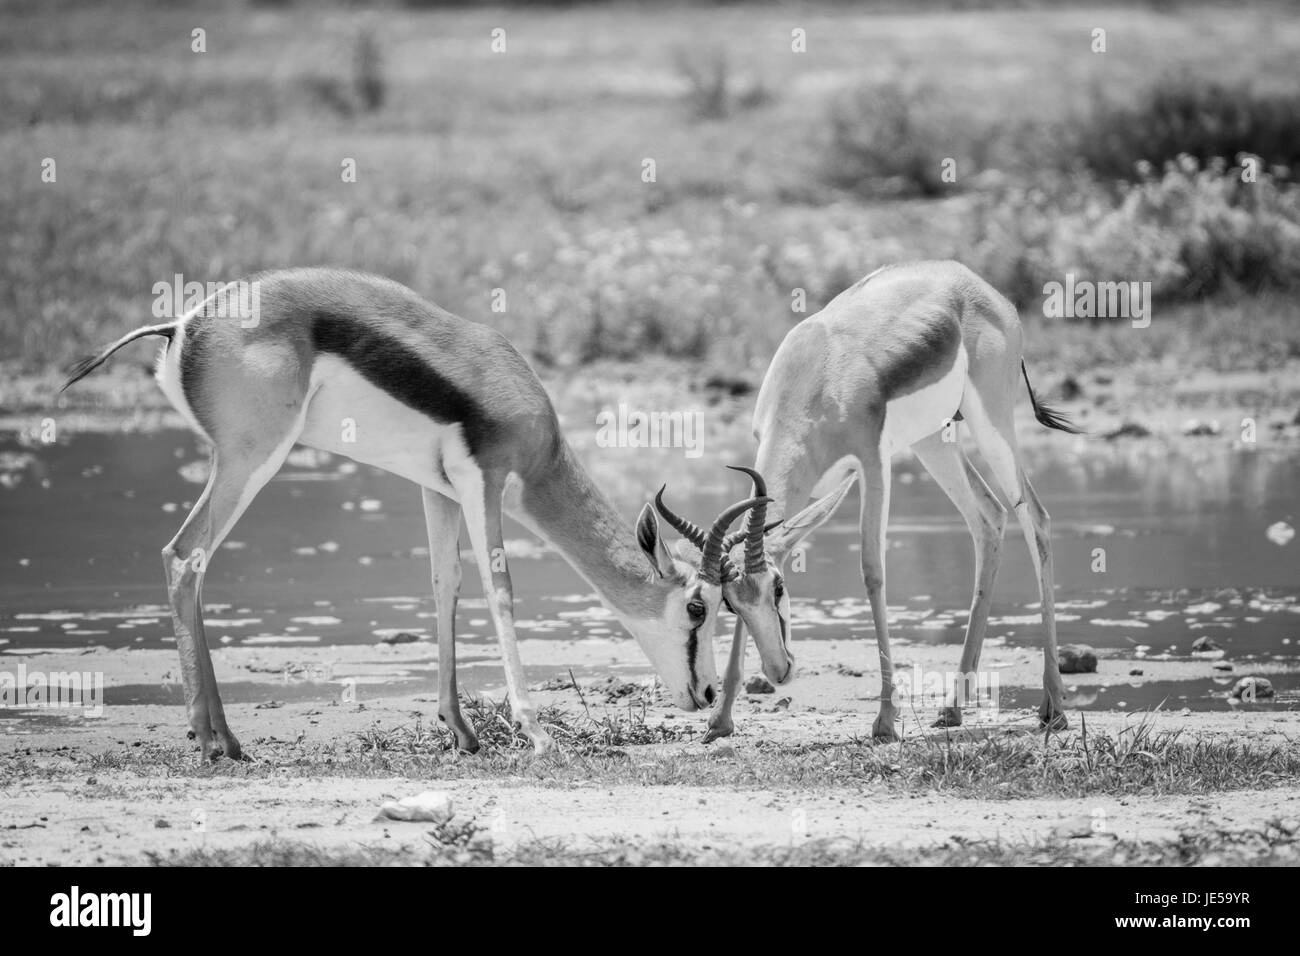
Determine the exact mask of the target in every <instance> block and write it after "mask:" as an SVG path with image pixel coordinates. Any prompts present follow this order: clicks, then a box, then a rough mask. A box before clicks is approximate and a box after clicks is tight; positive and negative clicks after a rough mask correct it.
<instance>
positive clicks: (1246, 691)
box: [1232, 677, 1273, 701]
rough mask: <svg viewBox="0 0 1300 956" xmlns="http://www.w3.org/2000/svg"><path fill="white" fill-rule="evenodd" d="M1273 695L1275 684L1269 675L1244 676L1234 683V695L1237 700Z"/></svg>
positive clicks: (1257, 698) (1249, 699) (1256, 698)
mask: <svg viewBox="0 0 1300 956" xmlns="http://www.w3.org/2000/svg"><path fill="white" fill-rule="evenodd" d="M1272 696H1273V685H1272V683H1270V682H1269V679H1268V678H1267V677H1243V678H1242V679H1241V680H1239V681H1237V683H1235V684H1233V685H1232V697H1233V698H1234V699H1235V700H1244V701H1252V700H1260V699H1261V698H1264V697H1272Z"/></svg>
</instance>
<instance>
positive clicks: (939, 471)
mask: <svg viewBox="0 0 1300 956" xmlns="http://www.w3.org/2000/svg"><path fill="white" fill-rule="evenodd" d="M912 451H913V452H915V453H916V457H917V458H919V459H920V461H921V464H923V465H924V466H925V468H926V470H927V471H928V472H930V474H931V475H932V476H933V477H934V480H935V483H936V484H937V485H938V486H939V487H940V488H942V489H943V490H944V492H945V493H946V494H947V495H948V497H949V498H951V499H952V503H953V504H955V505H956V506H957V510H958V511H960V512H961V516H962V517H963V518H964V519H965V520H966V527H967V528H969V529H970V534H971V539H972V540H973V541H974V544H975V589H974V593H973V594H972V595H971V606H970V617H969V618H968V619H967V621H966V638H965V640H964V641H963V642H962V648H961V665H960V669H959V671H958V680H957V682H956V683H955V684H954V686H953V689H952V690H951V691H950V692H949V694H948V699H947V700H946V701H945V702H944V707H943V709H942V710H941V711H940V712H939V719H938V720H937V721H935V723H934V726H936V727H959V726H961V704H962V702H963V700H970V699H971V698H970V694H971V693H973V692H974V691H975V690H976V689H977V688H978V686H979V684H978V681H977V680H976V679H975V675H976V672H977V670H978V669H979V662H980V649H981V648H982V647H983V646H984V633H985V631H986V629H987V627H988V621H989V607H990V605H991V604H992V603H993V582H994V580H995V579H996V578H997V573H998V565H999V563H1000V562H1001V556H1002V535H1003V532H1004V531H1005V529H1006V524H1007V509H1006V508H1005V507H1003V505H1002V502H1000V501H999V500H998V498H997V496H996V495H995V494H993V492H992V491H991V490H990V489H989V486H988V485H987V484H985V482H984V479H983V478H982V477H981V476H980V473H979V472H978V471H976V470H975V468H974V466H973V465H971V463H970V460H969V459H967V457H966V455H965V453H964V452H963V451H962V450H961V445H959V444H958V443H957V442H946V441H943V440H942V438H941V437H940V435H939V433H935V434H934V435H931V436H929V437H928V438H924V439H922V440H921V441H919V442H917V443H916V444H915V445H913V446H912Z"/></svg>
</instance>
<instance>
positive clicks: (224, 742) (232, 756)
mask: <svg viewBox="0 0 1300 956" xmlns="http://www.w3.org/2000/svg"><path fill="white" fill-rule="evenodd" d="M217 749H219V750H220V753H218V754H216V755H215V756H224V757H225V758H226V759H227V760H243V759H244V750H243V748H242V747H240V746H239V741H238V740H236V739H235V735H234V734H232V733H231V732H230V731H228V730H227V731H226V732H225V733H224V734H223V733H218V734H217V747H216V748H214V750H217Z"/></svg>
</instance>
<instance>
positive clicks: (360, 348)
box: [64, 269, 760, 758]
mask: <svg viewBox="0 0 1300 956" xmlns="http://www.w3.org/2000/svg"><path fill="white" fill-rule="evenodd" d="M248 284H249V286H251V288H253V289H255V290H256V295H257V310H256V321H255V322H251V323H250V322H247V321H243V320H242V319H243V318H244V316H241V317H240V318H241V321H233V320H232V319H231V318H230V317H229V316H228V315H227V314H226V312H227V310H226V309H224V308H221V307H217V308H214V305H217V306H221V305H223V304H224V300H223V301H222V302H218V301H217V300H218V299H219V298H220V297H219V296H213V297H210V298H209V299H207V300H205V302H204V303H203V304H202V305H200V306H198V307H197V308H195V309H193V310H191V311H190V312H189V313H188V314H186V315H185V316H183V317H182V318H180V319H178V320H176V321H174V322H169V323H165V324H161V325H152V326H146V327H144V328H140V329H137V330H135V331H134V332H130V333H128V334H127V335H124V336H123V337H122V338H120V339H118V340H117V341H116V342H114V343H113V344H112V345H110V346H108V347H107V348H106V349H104V350H103V351H101V352H99V353H98V354H96V355H94V356H92V357H90V358H88V359H86V360H85V361H83V362H81V363H80V364H79V365H78V366H76V368H74V369H73V374H72V376H71V378H70V379H69V380H68V382H67V383H66V384H65V385H64V388H67V387H68V385H71V384H73V383H74V382H76V381H77V380H78V379H80V378H82V377H83V376H85V375H87V374H88V373H90V372H91V371H92V370H94V369H95V368H96V367H98V366H99V365H100V364H101V363H103V362H104V360H105V359H107V358H108V357H109V356H110V355H111V354H113V353H114V352H115V351H117V350H118V349H119V348H121V347H122V346H124V345H126V344H127V343H129V342H133V341H135V340H136V339H139V338H144V337H146V336H162V337H163V338H165V339H166V340H167V341H166V343H165V344H164V346H163V348H162V350H161V352H160V354H159V358H158V364H157V378H158V381H159V384H160V385H161V386H162V389H163V392H164V393H165V394H166V396H167V398H168V399H169V400H170V401H171V403H172V405H174V406H175V407H176V409H177V411H179V412H180V413H181V414H182V415H183V416H184V417H185V418H186V419H187V420H188V421H189V423H190V424H191V425H192V426H193V427H194V428H195V429H197V430H198V431H199V432H200V433H201V434H202V435H203V436H204V437H205V438H206V439H207V440H208V442H209V443H210V444H211V446H212V470H211V474H210V475H209V478H208V483H207V487H206V488H205V489H204V490H203V493H202V494H201V495H200V496H199V499H198V502H197V504H195V506H194V510H193V511H192V512H190V515H189V517H188V518H186V520H185V523H184V524H183V525H181V528H180V531H179V532H177V534H176V536H175V537H174V538H173V539H172V540H171V542H170V543H169V544H168V545H167V546H166V547H165V548H164V549H163V552H162V554H163V565H164V568H165V571H166V576H167V590H168V598H169V600H170V603H171V610H172V620H173V623H174V625H175V629H176V643H177V647H178V648H179V650H180V659H181V671H182V675H183V679H184V685H185V700H186V704H187V707H188V716H189V724H190V729H191V730H192V732H193V734H194V736H196V737H197V739H198V741H199V744H200V747H201V752H202V755H203V757H204V758H208V757H215V756H218V755H219V753H224V754H225V755H226V756H227V757H238V756H239V753H240V748H239V742H238V741H237V740H236V739H235V736H234V735H233V734H232V733H231V732H230V728H229V727H228V725H227V723H226V718H225V714H224V711H223V709H222V705H221V697H220V694H219V692H218V688H217V681H216V678H215V676H214V674H213V667H212V658H211V656H210V654H209V652H208V645H207V639H206V637H205V635H204V630H203V614H202V607H203V605H202V589H203V578H204V573H205V571H206V569H207V566H208V562H209V560H210V556H211V555H212V554H213V553H214V552H215V551H216V549H217V548H218V547H219V546H220V545H221V542H222V541H223V540H224V539H225V537H226V535H227V534H229V532H230V530H231V528H232V527H234V524H235V522H236V521H237V520H238V519H239V517H240V515H241V514H243V512H244V510H245V509H246V508H247V507H248V506H249V504H250V503H251V502H252V500H253V498H254V497H255V496H256V494H257V493H258V491H260V490H261V488H262V487H263V486H264V485H265V484H266V483H267V482H268V481H270V480H271V478H272V476H273V475H274V474H275V473H276V471H277V470H279V468H280V465H281V464H282V463H283V462H284V459H285V457H286V456H287V455H288V453H289V451H290V449H291V448H292V447H293V446H294V444H295V443H302V444H304V445H308V446H311V447H313V448H318V449H322V450H324V451H328V452H332V453H336V454H340V455H344V456H346V457H348V458H352V459H354V460H356V461H359V462H363V463H365V464H370V465H375V466H376V467H379V468H382V469H384V470H385V471H388V472H391V473H393V474H395V475H398V476H400V477H402V478H406V479H409V480H410V481H413V482H415V483H416V484H417V485H419V486H420V487H421V489H422V490H423V494H424V513H425V519H426V525H427V530H428V535H429V553H430V559H431V563H432V565H433V592H434V598H435V602H436V607H437V614H438V686H439V700H438V715H439V717H440V718H441V719H442V720H443V721H444V722H445V723H446V724H447V725H448V727H450V729H451V731H452V732H453V734H454V735H455V738H456V744H457V746H458V747H459V748H460V749H462V750H467V751H471V752H472V751H474V750H476V749H477V748H478V741H477V738H476V737H475V734H474V731H473V729H472V728H471V727H470V726H469V724H468V723H466V721H465V720H464V718H463V717H462V715H461V711H460V704H459V700H458V697H457V691H456V648H455V618H456V602H457V595H458V592H459V588H460V580H461V572H460V543H459V530H460V519H461V516H462V515H463V516H464V518H465V523H466V526H467V527H468V530H469V538H470V543H471V545H472V548H473V553H474V559H475V562H476V563H477V565H478V570H479V574H480V577H481V580H482V584H483V591H484V594H485V595H486V596H487V600H488V606H489V608H490V610H491V616H492V620H493V623H494V625H495V628H496V633H497V638H498V640H499V642H500V645H501V658H502V664H503V665H504V668H505V679H506V688H507V693H508V695H509V700H510V704H511V707H512V710H513V713H514V718H515V720H516V721H517V722H518V723H519V725H520V727H521V728H522V730H523V731H524V733H526V734H527V736H528V737H529V739H530V740H531V741H532V743H533V747H534V749H535V750H536V751H537V752H538V753H542V752H545V751H548V750H552V749H554V747H555V743H554V741H553V740H552V739H551V737H550V736H549V735H548V734H547V733H546V731H545V730H544V729H543V728H542V726H541V725H540V724H539V723H538V721H537V717H536V712H535V709H534V707H533V704H532V703H531V701H530V699H529V694H528V687H527V685H526V683H525V681H524V673H523V669H522V666H521V664H520V660H519V650H518V647H517V643H516V637H515V625H514V617H513V598H512V594H513V591H512V586H511V579H510V572H509V570H508V568H507V565H506V560H505V548H504V544H505V542H504V538H503V534H502V512H503V510H504V511H505V512H506V513H508V514H510V515H511V516H513V517H514V518H516V519H517V520H518V521H520V523H521V524H523V525H524V526H525V527H526V528H528V529H529V530H532V531H534V532H535V533H536V534H538V535H539V536H540V537H542V538H543V539H545V540H546V541H547V542H549V543H550V544H552V545H553V546H554V547H555V548H556V549H557V550H558V551H559V552H560V553H561V554H562V555H563V556H564V558H565V559H566V560H567V561H568V562H569V563H570V564H572V565H573V567H574V568H575V569H576V570H577V571H578V572H579V573H580V574H581V575H582V576H583V577H584V578H585V579H586V580H587V581H588V582H589V583H590V585H591V586H592V587H593V588H594V589H595V591H596V592H597V594H598V595H599V596H600V598H601V600H602V601H603V602H604V603H605V605H606V606H607V607H609V608H610V609H611V610H612V611H613V612H614V613H615V614H617V616H618V617H619V618H620V620H621V621H622V623H623V625H624V626H625V627H626V628H627V629H628V630H629V631H630V632H631V633H632V635H633V636H634V637H635V638H636V639H637V641H638V642H639V643H640V645H641V647H642V648H643V649H644V651H645V653H646V655H647V656H648V657H649V658H650V661H651V663H652V665H653V666H654V668H655V669H656V670H657V671H658V673H659V675H660V676H661V677H662V678H663V680H664V682H665V684H666V685H667V687H668V689H669V691H670V692H671V693H672V695H673V697H674V699H675V701H676V703H677V704H678V705H679V706H680V707H682V708H684V709H686V710H696V709H698V708H699V707H706V706H708V705H710V704H712V703H713V701H714V697H715V690H714V685H715V683H716V679H717V673H716V670H715V668H714V661H713V645H712V632H713V629H714V624H715V621H716V617H717V611H718V605H719V603H720V602H721V600H722V587H721V578H722V575H723V574H724V573H727V574H731V575H734V573H735V572H734V568H732V567H731V564H730V561H729V560H728V559H727V558H726V556H725V555H724V554H723V550H722V544H723V538H724V534H725V532H726V530H727V528H728V527H729V526H730V524H731V522H732V521H734V520H735V519H736V518H737V517H739V516H740V515H742V514H744V512H745V511H746V510H748V509H749V508H751V507H753V506H754V505H755V504H758V503H760V502H758V501H755V500H750V501H742V502H740V503H738V504H736V505H734V506H732V507H731V508H728V509H727V510H726V511H724V512H723V514H722V515H721V516H720V517H719V518H718V520H717V521H716V522H715V523H714V525H713V527H712V529H711V531H710V534H709V535H708V536H707V540H706V541H705V542H704V543H703V548H704V550H703V554H702V557H701V558H700V559H699V566H698V567H696V566H694V564H693V563H688V562H686V561H682V560H679V559H678V558H677V557H675V556H673V555H672V554H670V552H669V550H668V546H667V544H666V543H665V541H664V538H663V535H662V534H661V533H660V530H659V523H658V520H657V519H656V518H655V512H654V509H653V508H652V507H651V506H650V505H649V504H647V505H646V506H645V507H644V508H643V509H642V510H641V514H640V517H639V519H638V520H637V523H636V527H635V530H633V529H631V528H629V527H628V526H627V525H626V524H625V523H624V522H623V521H622V520H621V519H620V518H619V515H618V513H617V512H616V511H615V510H614V507H613V505H611V504H610V502H609V500H608V499H607V498H606V497H605V496H604V495H603V494H601V492H600V491H599V489H597V487H596V486H595V485H594V484H593V483H592V480H591V478H590V477H589V476H588V475H587V473H586V472H585V471H584V470H583V468H582V466H581V465H580V464H579V462H578V459H577V457H576V455H575V454H574V452H573V450H572V449H571V448H570V446H569V444H568V443H567V442H566V441H565V439H564V436H563V434H562V433H561V431H560V426H559V422H558V420H557V419H556V415H555V410H554V408H553V407H552V405H551V401H550V399H549V398H548V397H547V394H546V391H545V390H544V389H543V388H542V384H541V382H540V381H538V379H537V376H536V375H535V374H534V373H533V370H532V369H531V368H530V367H529V365H528V363H527V362H526V361H525V360H524V359H523V357H522V356H521V355H520V354H519V353H518V352H516V351H515V349H514V348H513V347H512V346H511V345H510V343H509V342H507V341H506V339H505V338H504V337H503V336H502V335H501V334H500V333H498V332H496V331H495V330H493V329H491V328H488V327H487V326H484V325H479V324H477V323H474V322H468V321H466V320H464V319H460V318H458V317H456V316H454V315H451V314H450V313H447V312H444V311H443V310H441V309H439V308H437V307H436V306H433V305H431V304H429V303H427V302H425V301H424V300H423V299H421V298H420V297H419V296H417V295H416V294H415V293H414V292H412V291H411V290H410V289H407V288H406V287H404V286H402V285H399V284H398V283H396V282H391V281H389V280H387V279H382V278H378V277H375V276H369V275H363V274H359V273H352V272H343V271H335V270H328V269H297V270H290V271H283V272H270V273H264V274H261V275H258V276H254V277H252V279H251V280H248ZM241 286H242V284H241Z"/></svg>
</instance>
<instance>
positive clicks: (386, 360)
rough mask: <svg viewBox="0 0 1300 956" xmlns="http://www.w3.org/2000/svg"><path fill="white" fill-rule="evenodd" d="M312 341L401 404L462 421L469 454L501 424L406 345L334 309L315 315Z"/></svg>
mask: <svg viewBox="0 0 1300 956" xmlns="http://www.w3.org/2000/svg"><path fill="white" fill-rule="evenodd" d="M311 339H312V345H313V346H314V347H315V349H316V351H317V352H318V353H320V352H324V353H328V354H330V355H337V356H338V357H339V358H341V359H342V360H343V361H345V362H347V363H348V365H350V366H351V367H352V368H353V369H355V370H356V371H357V373H358V374H359V375H361V377H362V378H364V379H365V380H366V381H367V382H369V383H370V384H371V385H374V386H375V387H376V388H378V389H380V390H382V391H384V392H386V393H387V394H388V395H390V396H391V397H393V398H395V399H396V400H397V401H399V402H401V403H402V404H403V405H406V406H408V407H409V408H413V409H415V410H416V411H417V412H420V413H422V414H424V415H427V416H428V417H429V418H431V419H433V420H434V421H436V422H440V423H442V424H444V425H460V426H461V431H462V433H463V434H464V437H465V443H466V445H468V446H469V451H470V454H471V455H474V456H475V457H477V456H478V453H479V450H480V449H481V448H483V447H484V446H485V445H487V444H488V443H489V442H490V441H491V440H492V438H493V437H494V435H495V433H496V429H497V425H496V423H495V422H493V421H492V420H491V419H490V418H488V415H487V412H486V411H484V409H483V407H482V406H481V405H480V404H479V403H478V402H476V401H475V400H474V399H473V398H472V397H471V396H470V395H468V394H466V393H465V392H464V391H463V390H462V389H461V388H460V387H459V386H458V385H456V384H455V383H454V382H452V381H451V380H450V379H448V378H446V377H444V376H443V375H442V374H441V373H439V372H438V370H437V369H435V368H433V367H432V365H431V364H430V362H429V360H428V358H427V357H426V356H423V355H421V354H420V353H419V352H417V351H416V350H415V349H413V348H411V346H409V345H407V344H406V343H404V342H401V341H398V340H397V339H395V338H393V337H391V336H388V335H385V334H384V333H383V332H382V331H381V330H379V329H376V328H373V327H371V326H368V325H367V324H366V323H365V322H363V321H359V320H357V319H355V318H351V317H348V316H343V315H338V314H336V313H332V312H317V313H316V314H315V315H313V316H312V323H311Z"/></svg>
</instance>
